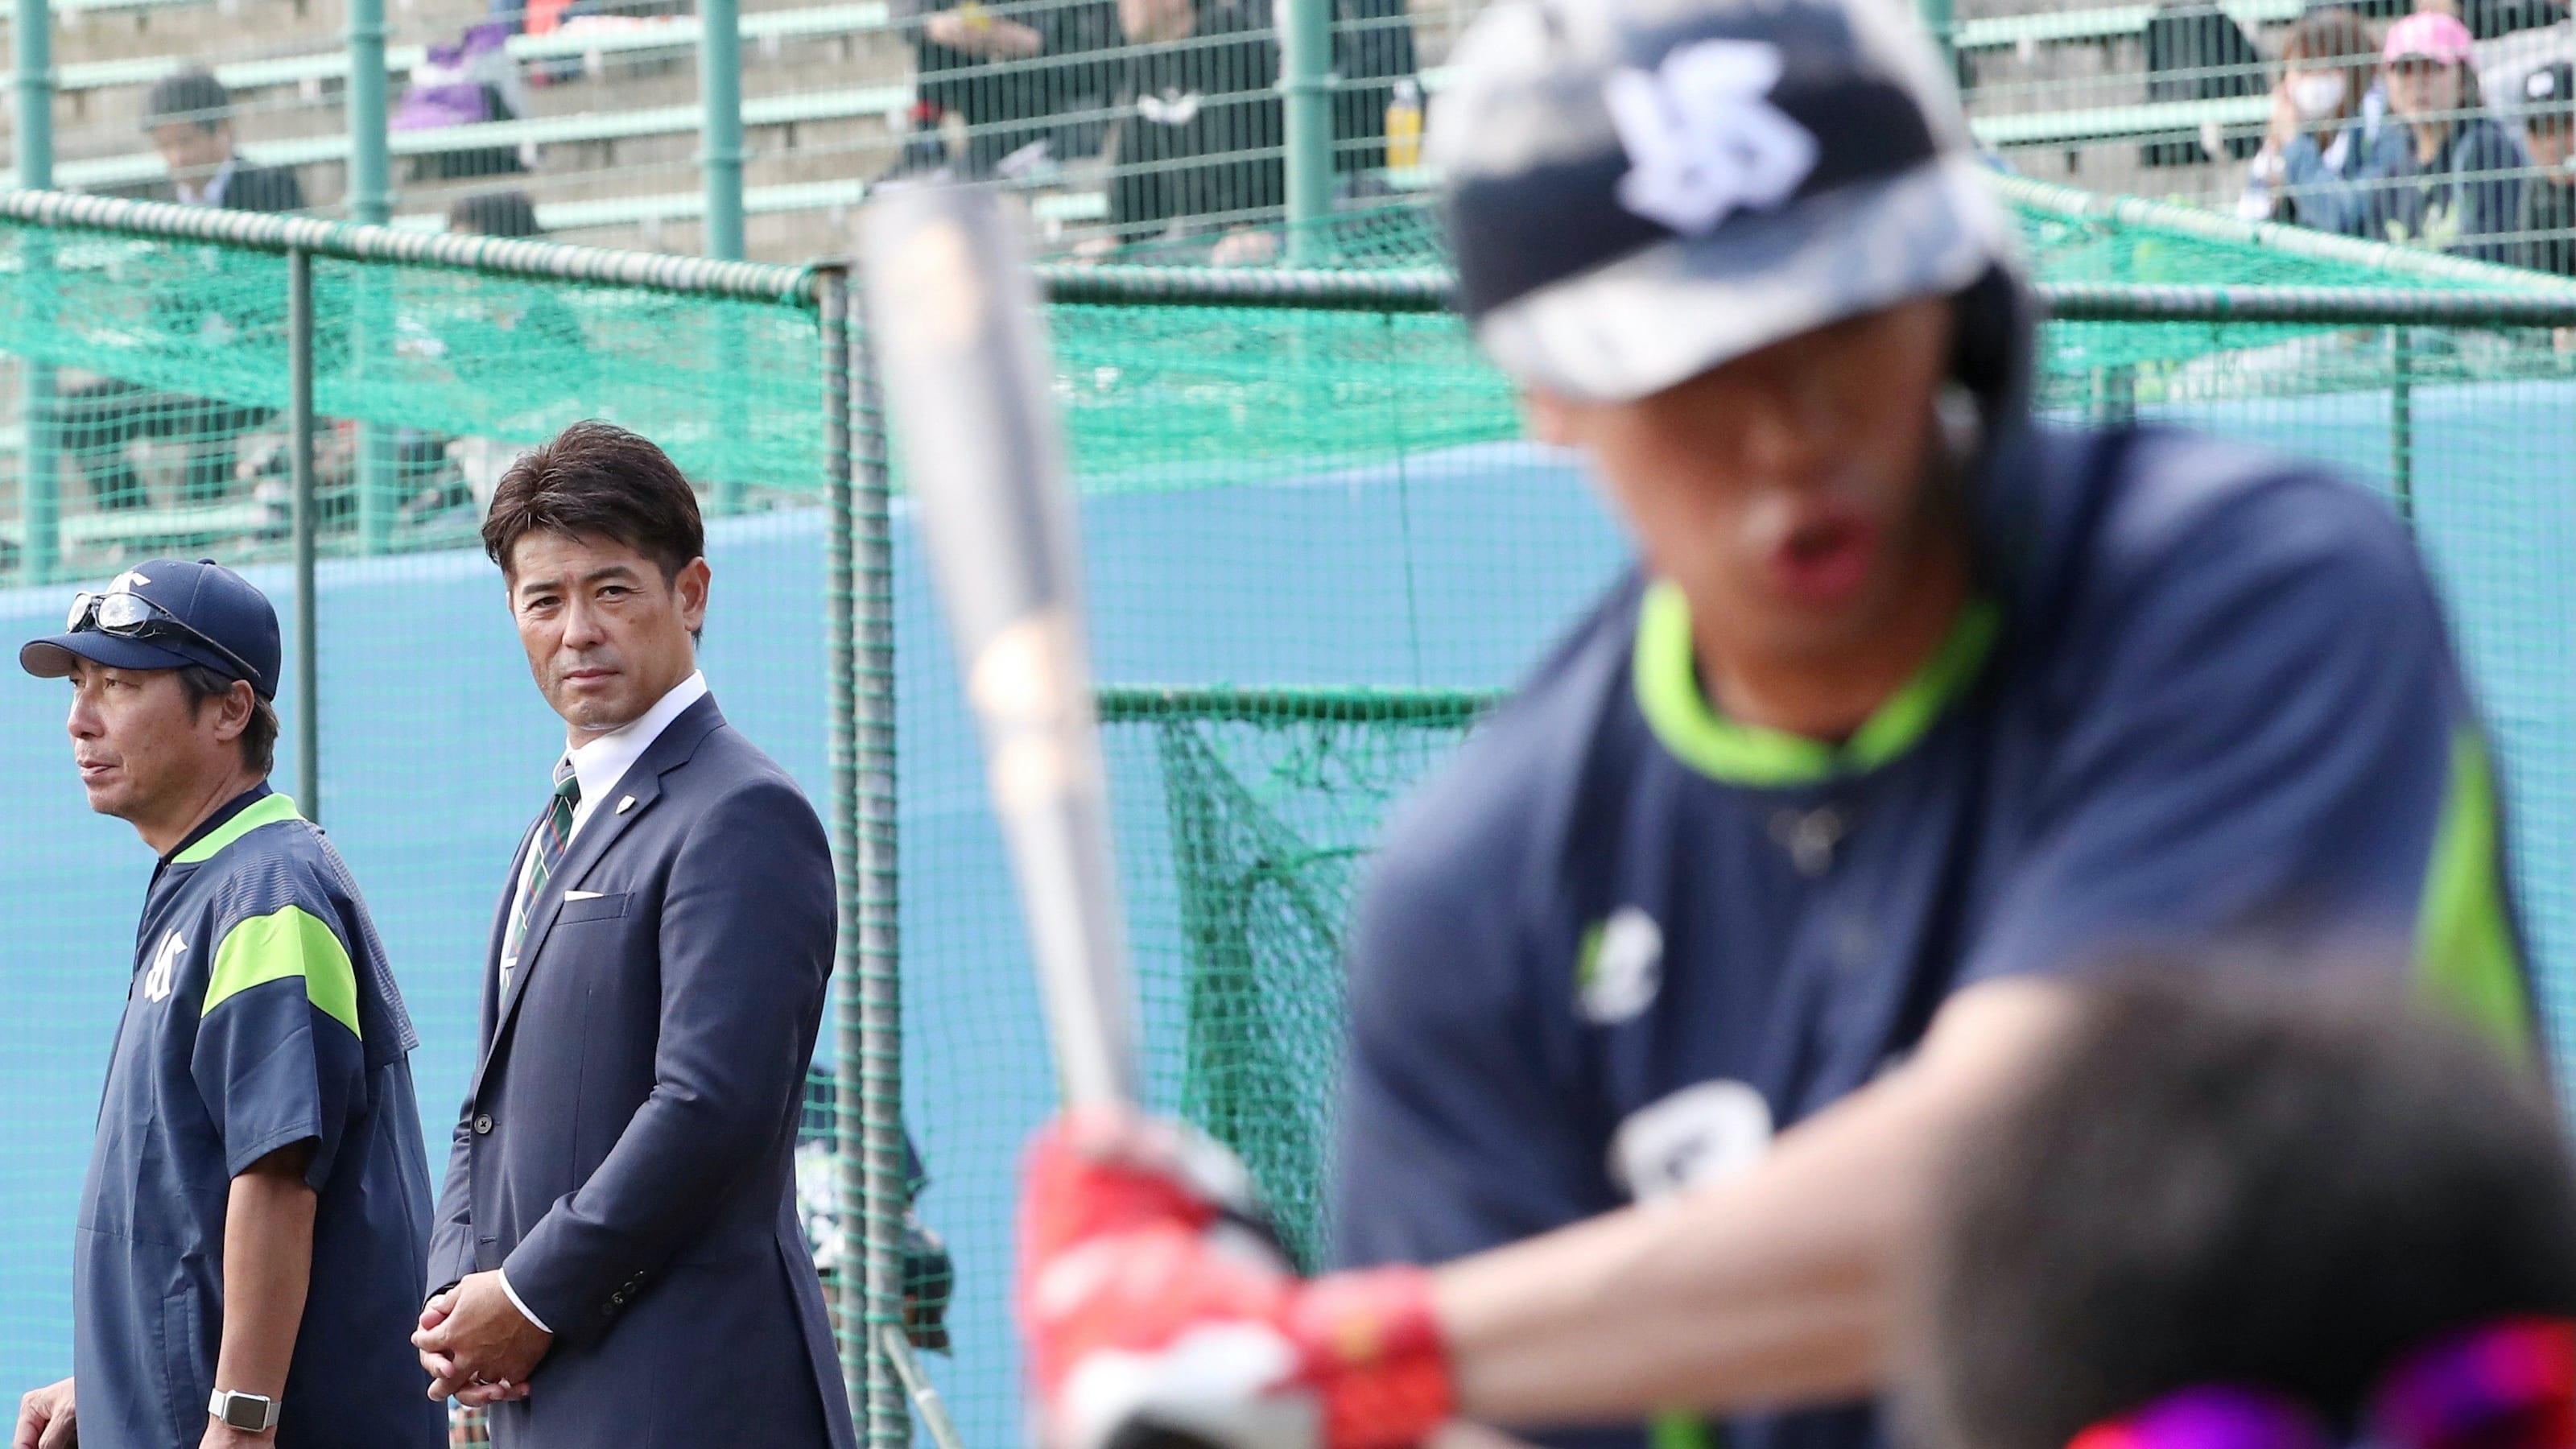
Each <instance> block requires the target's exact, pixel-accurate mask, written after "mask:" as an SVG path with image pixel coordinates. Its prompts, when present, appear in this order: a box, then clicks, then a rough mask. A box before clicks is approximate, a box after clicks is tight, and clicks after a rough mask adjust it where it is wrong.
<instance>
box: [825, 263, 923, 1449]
mask: <svg viewBox="0 0 2576 1449" xmlns="http://www.w3.org/2000/svg"><path fill="white" fill-rule="evenodd" d="M820 301H821V303H822V307H821V312H822V326H823V397H824V408H823V411H824V431H823V437H824V462H825V465H826V468H827V471H828V476H827V479H826V482H827V489H828V501H829V505H830V514H831V517H830V531H831V541H830V545H829V547H830V557H829V559H828V568H829V572H830V578H829V583H828V592H829V594H830V596H831V609H832V613H831V617H830V619H829V620H828V621H827V623H828V625H829V633H828V641H829V642H828V648H829V649H830V652H831V661H830V665H831V674H832V688H831V700H830V706H831V709H830V713H831V746H830V750H831V766H832V833H833V838H834V844H835V846H836V847H837V848H836V849H835V851H834V852H833V865H834V869H835V873H836V876H837V878H838V881H839V886H840V917H841V933H840V937H839V946H838V949H837V952H836V955H835V958H834V960H833V964H832V976H833V992H834V997H835V1000H836V1002H837V1004H838V1010H839V1017H838V1021H837V1024H836V1032H837V1036H838V1039H839V1052H838V1056H839V1063H840V1065H839V1070H838V1071H837V1072H836V1073H835V1077H836V1079H837V1087H836V1094H835V1100H836V1102H837V1104H838V1111H837V1112H836V1114H835V1121H834V1126H835V1128H836V1133H835V1135H836V1137H837V1139H838V1147H839V1158H840V1162H839V1166H840V1188H841V1192H840V1213H841V1243H842V1249H843V1251H842V1255H841V1264H840V1272H841V1343H840V1348H841V1378H842V1382H843V1384H844V1385H845V1386H846V1387H847V1388H848V1390H849V1395H850V1402H851V1404H852V1406H853V1407H854V1408H856V1409H857V1411H858V1413H859V1415H860V1423H861V1427H862V1428H863V1430H864V1431H865V1439H866V1442H867V1444H868V1445H869V1446H870V1449H907V1446H909V1445H910V1443H911V1440H912V1427H911V1421H910V1415H909V1414H908V1413H907V1412H906V1410H905V1405H904V1396H903V1385H902V1382H901V1379H900V1376H899V1375H898V1374H897V1373H896V1370H895V1366H894V1364H893V1362H892V1360H891V1359H890V1358H889V1357H888V1355H887V1352H886V1350H885V1347H884V1342H885V1340H884V1339H882V1338H881V1337H880V1335H882V1334H900V1333H901V1332H902V1331H903V1215H904V1209H905V1207H906V1205H907V1204H906V1202H905V1197H906V1195H907V1193H908V1192H909V1191H910V1184H909V1183H908V1182H906V1181H905V1172H904V1151H903V1020H902V998H901V986H902V983H901V980H900V979H899V975H898V962H899V960H900V953H899V947H900V938H899V936H898V924H899V923H898V919H897V916H896V893H895V883H896V875H895V870H896V854H895V845H896V839H895V773H894V751H895V737H894V550H893V534H892V531H891V525H890V523H889V516H888V512H889V510H888V505H889V497H888V491H889V490H888V480H887V476H886V457H885V435H884V430H883V428H882V426H881V425H880V422H879V411H878V406H877V398H876V385H875V382H874V376H873V372H874V370H873V368H872V367H871V366H870V364H869V362H868V360H867V354H866V351H865V349H855V350H854V349H853V348H852V347H851V346H850V332H851V315H850V300H849V274H848V272H847V270H846V269H845V268H841V267H837V266H836V267H834V268H832V269H831V270H829V271H827V272H825V273H824V274H823V278H822V291H821V296H820ZM854 1267H855V1268H856V1269H857V1273H856V1275H855V1277H854V1276H853V1274H852V1269H853V1268H854Z"/></svg>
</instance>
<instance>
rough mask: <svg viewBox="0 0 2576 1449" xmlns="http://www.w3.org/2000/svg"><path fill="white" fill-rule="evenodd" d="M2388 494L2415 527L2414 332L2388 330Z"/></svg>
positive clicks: (2412, 330) (2402, 329) (2403, 328)
mask: <svg viewBox="0 0 2576 1449" xmlns="http://www.w3.org/2000/svg"><path fill="white" fill-rule="evenodd" d="M2388 491H2389V494H2390V496H2391V497H2393V498H2394V499H2395V500H2396V503H2397V516H2398V517H2400V518H2402V519H2405V520H2406V524H2407V526H2408V527H2410V528H2412V527H2413V526H2414V524H2415V337H2414V329H2412V328H2409V327H2391V328H2389V329H2388Z"/></svg>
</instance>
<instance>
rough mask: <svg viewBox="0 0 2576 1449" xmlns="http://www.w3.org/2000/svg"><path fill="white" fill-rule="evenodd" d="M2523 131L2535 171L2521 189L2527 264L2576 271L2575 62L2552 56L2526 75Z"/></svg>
mask: <svg viewBox="0 0 2576 1449" xmlns="http://www.w3.org/2000/svg"><path fill="white" fill-rule="evenodd" d="M2522 96H2523V102H2524V108H2523V113H2522V136H2523V142H2524V144H2525V145H2526V146H2527V147H2528V148H2529V149H2530V151H2531V166H2532V171H2533V173H2534V174H2533V175H2532V177H2531V179H2530V180H2529V181H2528V182H2526V183H2525V184H2524V186H2523V188H2522V233H2523V236H2522V259H2523V265H2524V266H2527V267H2532V268H2536V269H2538V270H2540V271H2544V272H2556V273H2558V274H2559V275H2561V276H2576V172H2571V171H2570V170H2569V169H2568V160H2569V157H2570V153H2571V152H2576V65H2570V64H2568V63H2567V62H2566V61H2563V60H2557V61H2551V62H2550V63H2549V64H2547V65H2544V66H2542V67H2541V68H2540V69H2538V70H2536V71H2533V72H2532V73H2531V74H2530V75H2528V76H2525V77H2524V78H2523V82H2522Z"/></svg>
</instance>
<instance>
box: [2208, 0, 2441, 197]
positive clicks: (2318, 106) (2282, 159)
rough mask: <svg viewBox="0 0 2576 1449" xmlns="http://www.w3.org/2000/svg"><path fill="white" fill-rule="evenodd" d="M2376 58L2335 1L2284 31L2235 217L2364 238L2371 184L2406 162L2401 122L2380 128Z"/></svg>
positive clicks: (2355, 21) (2383, 102)
mask: <svg viewBox="0 0 2576 1449" xmlns="http://www.w3.org/2000/svg"><path fill="white" fill-rule="evenodd" d="M2378 55H2379V47H2378V45H2377V44H2375V43H2374V42H2373V41H2372V40H2371V38H2370V28H2369V27H2368V26H2367V25H2365V24H2364V23H2363V22H2362V19H2361V17H2360V16H2359V15H2356V14H2354V13H2353V12H2352V11H2350V10H2347V9H2344V8H2342V7H2341V6H2327V7H2324V8H2321V9H2317V10H2311V11H2309V12H2308V13H2307V14H2305V15H2303V16H2301V17H2299V21H2298V23H2297V24H2296V25H2293V26H2292V27H2290V34H2289V38H2288V39H2287V40H2285V41H2283V42H2282V44H2281V77H2280V81H2279V83H2278V84H2276V85H2275V86H2273V88H2272V121H2271V125H2270V127H2269V128H2268V129H2267V130H2266V132H2265V134H2264V137H2263V149H2262V150H2260V151H2258V152H2256V153H2255V155H2254V165H2253V169H2252V171H2251V172H2250V173H2249V175H2248V176H2247V179H2246V183H2245V197H2244V200H2243V201H2241V202H2239V203H2238V206H2237V214H2238V215H2240V216H2243V217H2244V218H2245V219H2247V220H2248V221H2286V222H2294V223H2296V224H2297V225H2300V226H2304V227H2310V228H2313V229H2314V230H2317V231H2330V232H2337V233H2340V234H2341V235H2344V236H2366V235H2368V234H2369V232H2370V223H2371V215H2372V210H2373V207H2374V206H2375V204H2376V189H2377V187H2378V185H2379V184H2381V183H2384V182H2385V180H2386V179H2387V178H2388V177H2389V176H2391V175H2394V174H2396V173H2397V172H2399V171H2401V170H2403V169H2404V168H2405V164H2406V162H2405V149H2406V143H2407V132H2406V128H2405V127H2403V126H2397V125H2390V124H2383V122H2384V121H2385V118H2386V114H2387V110H2388V98H2387V96H2386V94H2385V93H2384V92H2382V91H2381V90H2380V89H2379V88H2378V86H2376V85H2375V84H2374V83H2373V82H2374V81H2375V79H2376V72H2377V70H2378V65H2377V60H2378Z"/></svg>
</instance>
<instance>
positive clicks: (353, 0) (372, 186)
mask: <svg viewBox="0 0 2576 1449" xmlns="http://www.w3.org/2000/svg"><path fill="white" fill-rule="evenodd" d="M348 38H349V216H350V219H351V220H353V221H357V222H361V223H365V224H369V225H375V226H382V225H384V224H385V223H386V222H389V221H391V220H393V216H394V181H393V154H392V152H391V150H390V143H389V141H388V139H387V136H386V106H385V0H349V36H348ZM370 280H372V279H370ZM357 300H358V303H359V316H358V317H357V318H356V319H355V321H356V324H357V325H356V326H355V327H353V328H352V329H351V330H352V332H353V333H354V334H355V335H354V339H353V340H354V343H355V345H354V346H353V347H352V349H351V353H350V362H351V364H352V365H353V366H354V367H356V368H357V370H358V372H359V374H360V375H361V376H364V375H365V374H366V373H367V372H368V371H370V370H371V369H372V366H373V364H374V362H375V360H376V354H377V353H379V352H381V351H383V350H385V349H386V348H388V347H390V346H391V344H392V342H393V317H392V307H391V302H390V299H388V298H386V297H385V296H384V295H382V291H381V289H380V288H376V287H372V286H365V287H361V289H360V293H359V297H358V299H357ZM392 443H393V439H392V437H391V436H390V434H389V433H388V432H387V431H386V429H385V427H384V426H383V425H382V424H379V423H374V422H369V421H366V420H364V419H361V420H360V422H359V424H358V457H357V487H358V547H359V549H360V550H361V551H363V552H366V553H371V554H374V553H382V552H384V551H385V548H386V546H387V544H389V543H390V542H391V541H392V538H393V521H394V519H393V515H394V504H395V498H394V487H393V476H392V475H393V456H392V454H393V447H392Z"/></svg>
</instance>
